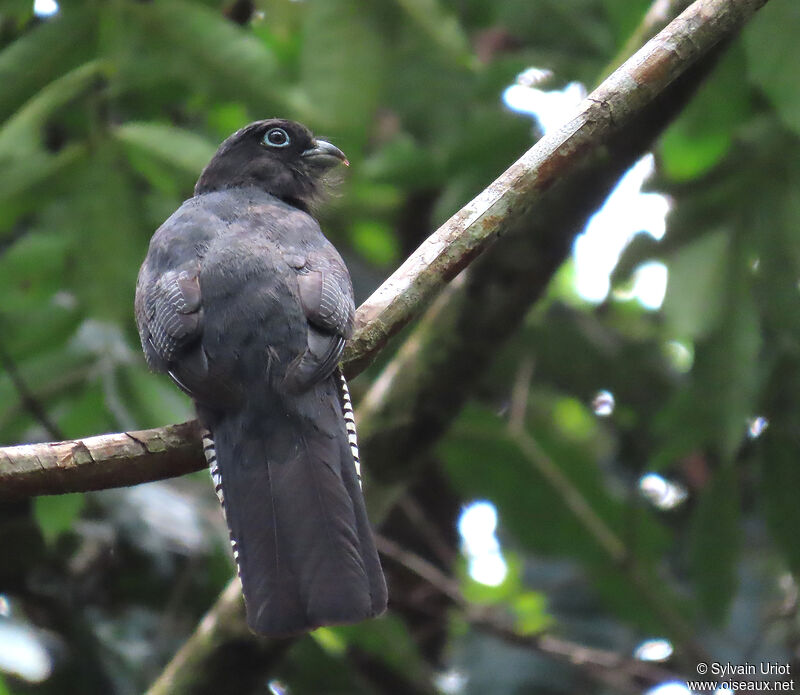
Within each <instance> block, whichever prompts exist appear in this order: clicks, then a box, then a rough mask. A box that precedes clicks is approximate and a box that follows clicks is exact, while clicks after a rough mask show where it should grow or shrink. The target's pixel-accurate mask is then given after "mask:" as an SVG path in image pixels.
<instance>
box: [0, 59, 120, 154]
mask: <svg viewBox="0 0 800 695" xmlns="http://www.w3.org/2000/svg"><path fill="white" fill-rule="evenodd" d="M104 70H105V66H104V64H103V63H102V62H101V61H93V62H91V63H86V64H85V65H81V66H80V67H78V68H75V69H74V70H72V71H71V72H68V73H67V74H66V75H64V76H63V77H60V78H59V79H57V80H55V81H53V82H51V83H50V84H49V85H47V87H45V88H44V89H43V90H42V91H41V92H39V93H38V94H37V95H36V96H35V97H33V98H32V99H30V100H29V101H28V102H26V103H25V105H24V106H22V108H20V109H19V111H17V112H16V113H15V114H14V115H13V116H12V117H11V118H9V119H8V121H6V123H5V124H3V127H2V128H0V162H3V166H8V160H11V161H12V162H13V161H14V159H15V158H17V157H22V156H26V155H29V154H30V153H31V152H33V151H36V150H40V149H41V145H42V143H41V136H40V132H39V131H40V129H41V127H42V124H43V123H44V121H45V119H47V118H48V117H49V116H50V115H51V114H52V113H53V111H54V110H55V109H57V108H58V107H60V106H62V105H63V104H65V103H66V102H68V101H69V100H70V99H74V98H75V97H76V96H77V95H79V94H81V93H82V92H84V91H86V90H87V89H88V88H89V87H91V86H92V85H94V84H96V83H97V79H98V77H99V76H100V75H101V74H103V71H104Z"/></svg>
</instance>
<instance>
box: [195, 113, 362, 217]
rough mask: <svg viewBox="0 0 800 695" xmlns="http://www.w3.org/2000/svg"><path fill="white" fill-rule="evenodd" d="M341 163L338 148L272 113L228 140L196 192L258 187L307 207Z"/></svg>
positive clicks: (341, 155)
mask: <svg viewBox="0 0 800 695" xmlns="http://www.w3.org/2000/svg"><path fill="white" fill-rule="evenodd" d="M337 164H348V161H347V158H346V157H345V156H344V153H343V152H342V151H341V150H340V149H338V148H337V147H334V146H333V145H331V144H330V143H329V142H326V141H325V140H318V139H317V138H315V137H314V135H313V134H312V133H311V131H310V130H309V129H308V128H306V127H305V126H303V125H300V124H299V123H295V122H294V121H287V120H284V119H281V118H270V119H268V120H265V121H256V122H255V123H251V124H250V125H248V126H245V127H244V128H242V129H241V130H238V131H236V132H235V133H234V134H233V135H231V136H230V137H229V138H228V139H227V140H225V142H223V143H222V144H221V145H220V146H219V149H218V150H217V153H216V154H215V155H214V157H213V158H212V159H211V161H210V162H209V163H208V165H207V166H206V168H205V169H203V173H202V174H201V175H200V178H199V179H198V181H197V185H196V186H195V187H194V193H195V195H200V194H202V193H209V192H210V191H218V190H222V189H225V188H241V187H244V186H256V187H258V188H260V189H262V190H264V191H266V192H267V193H270V194H272V195H274V196H275V197H277V198H281V199H282V200H285V201H286V202H287V203H289V204H291V205H295V206H296V207H299V208H302V209H303V210H308V209H309V207H310V206H311V204H312V203H313V201H314V199H315V198H316V197H317V196H318V195H319V193H320V192H321V188H322V178H323V176H324V174H325V173H326V172H327V171H328V170H329V169H331V168H332V167H333V166H335V165H337Z"/></svg>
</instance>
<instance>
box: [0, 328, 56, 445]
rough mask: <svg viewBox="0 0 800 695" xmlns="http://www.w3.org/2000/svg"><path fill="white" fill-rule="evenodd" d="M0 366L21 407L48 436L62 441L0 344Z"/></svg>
mask: <svg viewBox="0 0 800 695" xmlns="http://www.w3.org/2000/svg"><path fill="white" fill-rule="evenodd" d="M0 364H2V365H3V369H5V370H6V373H7V374H8V378H9V379H11V383H12V384H14V388H15V389H16V391H17V395H18V396H19V400H20V403H21V404H22V407H23V408H25V410H27V411H28V412H29V413H30V414H31V415H32V416H33V418H34V420H36V421H37V422H38V423H39V424H40V425H41V426H42V427H44V429H45V431H46V432H47V434H48V436H50V437H52V438H53V439H57V440H58V441H62V440H64V439H65V437H64V434H63V433H62V432H61V429H60V428H59V427H58V425H56V424H55V423H54V422H53V421H52V420H51V419H50V418H49V417H48V416H47V413H46V412H45V410H44V407H43V406H42V404H41V403H39V401H38V400H37V399H36V397H35V396H34V395H33V392H32V391H31V390H30V389H29V388H28V385H27V384H26V383H25V380H24V379H23V378H22V375H21V374H20V373H19V369H18V368H17V363H16V361H15V360H14V358H13V357H11V355H10V354H9V353H8V351H7V350H6V348H5V346H4V345H3V344H2V343H0Z"/></svg>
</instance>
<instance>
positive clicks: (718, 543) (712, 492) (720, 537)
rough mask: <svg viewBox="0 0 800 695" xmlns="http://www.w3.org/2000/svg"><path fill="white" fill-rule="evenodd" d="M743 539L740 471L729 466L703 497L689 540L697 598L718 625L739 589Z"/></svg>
mask: <svg viewBox="0 0 800 695" xmlns="http://www.w3.org/2000/svg"><path fill="white" fill-rule="evenodd" d="M740 538H741V532H740V529H739V487H738V482H737V479H736V469H735V467H733V466H725V467H723V468H722V469H720V470H718V471H717V472H716V474H715V475H714V478H713V479H712V481H711V483H710V484H709V486H708V487H707V488H706V489H705V490H704V491H703V493H702V495H701V496H700V500H699V502H698V504H697V507H696V508H695V510H694V513H693V515H692V521H691V529H690V537H689V561H690V566H691V569H692V575H693V579H694V584H695V587H696V589H697V595H698V598H699V599H700V603H701V605H702V606H703V608H704V610H705V612H706V613H707V614H708V616H709V617H710V618H711V619H712V620H713V621H715V622H716V623H721V622H722V621H723V618H724V617H725V613H726V611H727V608H728V606H729V605H730V602H731V599H732V598H733V594H734V592H735V590H736V562H737V560H738V558H739V553H740V551H741V543H740Z"/></svg>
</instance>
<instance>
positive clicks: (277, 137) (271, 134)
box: [263, 128, 291, 147]
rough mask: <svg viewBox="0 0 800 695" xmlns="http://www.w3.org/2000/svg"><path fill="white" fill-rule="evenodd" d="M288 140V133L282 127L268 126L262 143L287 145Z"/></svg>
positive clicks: (275, 145)
mask: <svg viewBox="0 0 800 695" xmlns="http://www.w3.org/2000/svg"><path fill="white" fill-rule="evenodd" d="M290 142H291V140H290V138H289V134H288V133H287V132H286V131H285V130H284V129H283V128H270V129H269V130H268V131H267V134H266V135H265V136H264V139H263V143H264V144H265V145H269V146H270V147H288V146H289V143H290Z"/></svg>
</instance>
